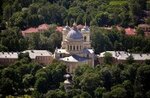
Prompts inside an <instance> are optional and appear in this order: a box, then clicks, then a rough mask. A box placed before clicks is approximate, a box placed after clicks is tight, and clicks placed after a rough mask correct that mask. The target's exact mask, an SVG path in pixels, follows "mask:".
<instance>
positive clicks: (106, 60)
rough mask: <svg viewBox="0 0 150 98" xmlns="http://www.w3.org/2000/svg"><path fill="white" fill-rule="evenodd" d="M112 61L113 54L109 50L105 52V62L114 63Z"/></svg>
mask: <svg viewBox="0 0 150 98" xmlns="http://www.w3.org/2000/svg"><path fill="white" fill-rule="evenodd" d="M112 62H113V57H112V54H111V53H109V52H105V54H104V63H105V64H112Z"/></svg>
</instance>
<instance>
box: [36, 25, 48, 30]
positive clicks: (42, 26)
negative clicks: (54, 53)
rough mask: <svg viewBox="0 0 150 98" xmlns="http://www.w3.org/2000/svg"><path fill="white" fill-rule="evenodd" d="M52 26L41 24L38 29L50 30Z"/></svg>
mask: <svg viewBox="0 0 150 98" xmlns="http://www.w3.org/2000/svg"><path fill="white" fill-rule="evenodd" d="M49 28H50V26H49V25H48V24H41V25H39V26H38V28H37V29H39V30H48V29H49Z"/></svg>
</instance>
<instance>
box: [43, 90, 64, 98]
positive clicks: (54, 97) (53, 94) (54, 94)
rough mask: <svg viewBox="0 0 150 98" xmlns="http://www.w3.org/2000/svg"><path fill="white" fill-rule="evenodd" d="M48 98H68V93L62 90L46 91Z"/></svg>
mask: <svg viewBox="0 0 150 98" xmlns="http://www.w3.org/2000/svg"><path fill="white" fill-rule="evenodd" d="M45 97H46V98H67V96H66V93H65V92H63V91H61V90H50V91H48V92H47V93H46V96H45Z"/></svg>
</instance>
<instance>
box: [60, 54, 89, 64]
mask: <svg viewBox="0 0 150 98" xmlns="http://www.w3.org/2000/svg"><path fill="white" fill-rule="evenodd" d="M60 60H61V61H65V62H85V61H87V60H88V59H87V58H85V57H80V56H78V55H71V56H69V57H64V58H60Z"/></svg>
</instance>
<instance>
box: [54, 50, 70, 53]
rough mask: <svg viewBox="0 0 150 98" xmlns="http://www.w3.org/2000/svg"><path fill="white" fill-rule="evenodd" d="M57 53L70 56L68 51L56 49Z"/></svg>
mask: <svg viewBox="0 0 150 98" xmlns="http://www.w3.org/2000/svg"><path fill="white" fill-rule="evenodd" d="M56 52H57V53H64V54H69V52H67V51H66V49H56Z"/></svg>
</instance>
